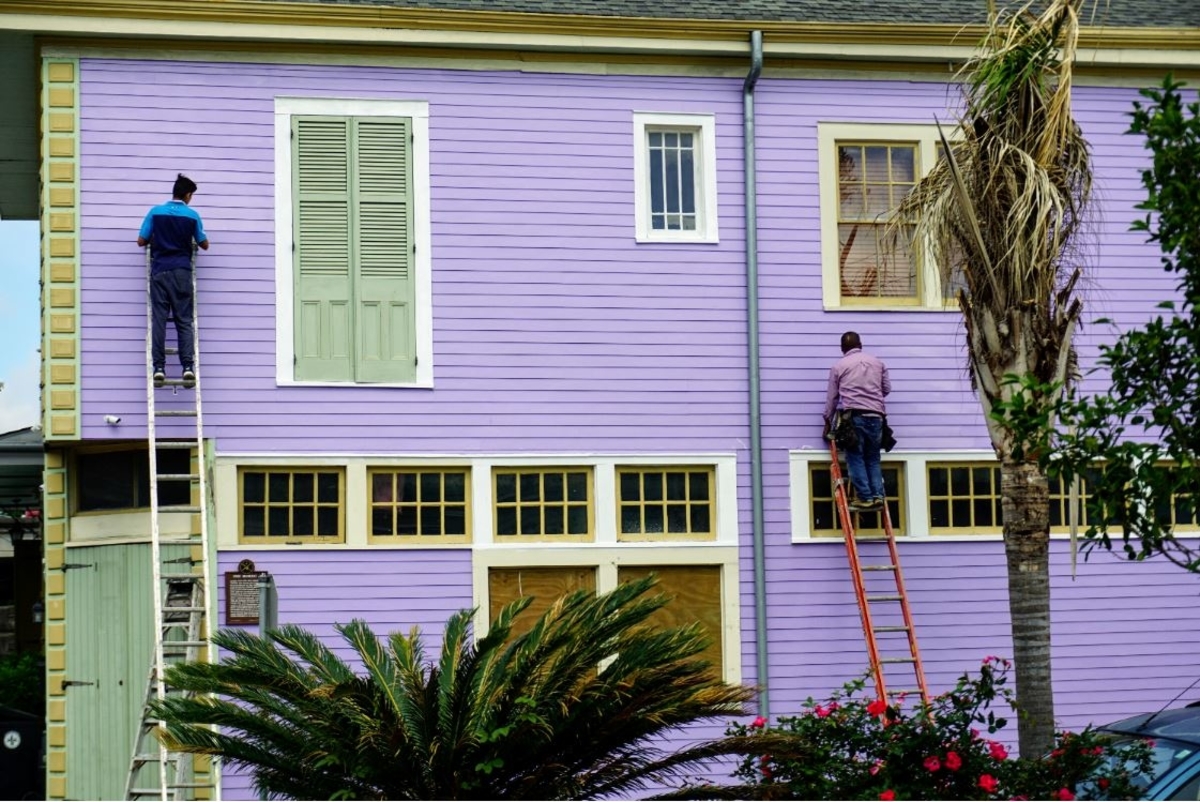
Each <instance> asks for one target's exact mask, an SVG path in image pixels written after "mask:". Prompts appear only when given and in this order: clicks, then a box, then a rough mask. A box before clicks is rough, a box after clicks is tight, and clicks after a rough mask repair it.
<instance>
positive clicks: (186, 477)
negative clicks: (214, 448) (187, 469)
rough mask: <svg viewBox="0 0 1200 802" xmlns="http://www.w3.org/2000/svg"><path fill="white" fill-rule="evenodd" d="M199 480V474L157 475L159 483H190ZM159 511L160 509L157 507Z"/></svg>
mask: <svg viewBox="0 0 1200 802" xmlns="http://www.w3.org/2000/svg"><path fill="white" fill-rule="evenodd" d="M199 478H200V476H199V474H195V473H160V474H159V475H158V481H160V482H191V481H193V480H196V479H199ZM159 509H162V508H161V507H159Z"/></svg>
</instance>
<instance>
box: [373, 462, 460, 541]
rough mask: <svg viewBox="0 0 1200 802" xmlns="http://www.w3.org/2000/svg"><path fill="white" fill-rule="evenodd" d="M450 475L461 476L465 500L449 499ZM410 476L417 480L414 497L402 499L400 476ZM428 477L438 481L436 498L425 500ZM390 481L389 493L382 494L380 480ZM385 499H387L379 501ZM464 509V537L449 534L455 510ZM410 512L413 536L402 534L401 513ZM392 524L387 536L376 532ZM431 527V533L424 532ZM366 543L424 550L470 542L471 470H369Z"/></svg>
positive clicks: (406, 468)
mask: <svg viewBox="0 0 1200 802" xmlns="http://www.w3.org/2000/svg"><path fill="white" fill-rule="evenodd" d="M451 474H461V475H462V479H463V481H462V498H461V499H458V498H454V499H448V498H447V481H446V480H447V477H448V476H449V475H451ZM405 475H411V476H413V477H415V478H414V481H413V485H414V489H415V494H414V497H413V498H412V499H411V500H410V499H402V498H400V496H401V492H402V491H401V484H400V483H401V476H405ZM428 477H436V478H437V494H436V495H437V498H436V499H426V497H425V496H426V491H427V488H428V485H427V480H428ZM383 479H389V480H390V482H388V484H387V488H388V490H387V493H386V494H384V493H381V491H382V489H383V485H382V484H381V483H380V480H383ZM381 495H386V496H387V497H386V498H379V496H381ZM459 508H461V511H462V529H463V531H462V532H461V533H455V534H446V530H447V528H448V526H447V523H448V522H449V521H451V520H452V518H449V517H448V516H450V515H451V514H452V513H453V511H454V510H457V509H459ZM405 512H410V513H411V515H412V517H413V523H414V525H415V530H416V531H414V532H411V533H401V532H400V530H401V529H402V528H407V527H405V526H403V524H402V521H401V516H402V513H405ZM385 521H389V525H388V526H387V527H386V528H389V529H390V530H391V531H390V532H389V533H387V534H384V533H381V532H377V531H376V530H377V529H378V528H379V527H380V526H381V525H382V524H383V523H384V522H385ZM427 525H428V528H429V529H430V530H432V529H437V531H436V532H434V531H421V530H422V529H424V528H425V527H426V526H427ZM367 542H369V543H376V544H387V545H392V546H397V545H404V546H414V545H416V546H425V545H438V544H442V543H470V542H471V469H470V467H468V466H457V465H456V466H437V467H421V468H417V467H411V466H396V467H391V466H389V467H372V468H368V469H367Z"/></svg>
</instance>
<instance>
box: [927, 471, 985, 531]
mask: <svg viewBox="0 0 1200 802" xmlns="http://www.w3.org/2000/svg"><path fill="white" fill-rule="evenodd" d="M926 469H927V480H928V482H929V531H930V533H931V534H957V535H965V534H991V533H997V532H1000V531H1001V517H1000V466H998V465H996V464H994V463H986V462H976V463H971V462H967V463H930V464H929V465H928V466H927V468H926Z"/></svg>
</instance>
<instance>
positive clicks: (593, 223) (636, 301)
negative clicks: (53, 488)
mask: <svg viewBox="0 0 1200 802" xmlns="http://www.w3.org/2000/svg"><path fill="white" fill-rule="evenodd" d="M151 72H152V73H153V74H154V75H155V81H154V82H153V83H151V84H149V85H147V84H146V82H145V81H144V76H145V75H146V74H147V73H151ZM81 87H82V88H81V99H82V100H81V161H82V173H83V183H82V187H83V191H82V226H83V240H84V259H83V261H84V270H83V277H82V286H83V293H82V305H83V341H84V342H83V356H82V362H83V388H84V389H83V397H82V403H83V420H84V437H85V438H92V437H111V436H113V431H112V429H111V427H107V426H105V425H104V424H103V423H101V422H100V421H101V419H102V418H103V415H105V414H119V415H121V416H122V418H123V421H124V422H123V423H122V427H121V429H122V431H121V432H120V434H122V435H124V436H129V437H136V436H138V434H139V433H140V432H141V431H142V430H143V428H144V426H145V415H144V411H143V410H144V406H145V402H144V400H143V399H144V393H145V390H144V380H143V379H142V374H143V372H144V365H143V362H144V356H143V353H142V342H143V336H144V335H143V331H144V326H145V323H144V314H145V313H144V307H143V304H142V299H141V291H142V289H141V288H142V286H143V283H144V281H143V278H142V273H141V271H142V266H141V260H140V258H139V252H138V250H137V249H136V248H135V247H133V243H132V236H133V233H134V231H135V230H136V228H137V225H138V223H139V222H140V219H141V215H142V214H144V212H145V209H146V208H147V207H148V206H149V205H150V204H152V203H154V202H157V201H159V200H160V199H161V197H162V195H163V194H164V192H165V190H166V189H167V188H168V187H169V185H170V179H171V178H173V176H174V172H175V171H177V170H183V171H185V172H188V173H189V174H190V175H192V177H193V178H195V179H196V181H197V182H198V183H199V184H200V192H199V193H198V194H197V196H196V202H195V205H196V208H197V209H198V210H199V211H200V212H201V214H202V215H203V216H204V220H205V227H206V229H207V230H208V232H209V235H210V238H211V240H212V243H213V246H212V249H211V250H210V251H208V252H205V253H202V254H201V255H200V258H199V271H200V273H199V276H200V289H199V304H200V324H201V345H202V362H203V370H204V377H205V384H204V389H205V398H204V401H205V426H206V434H208V435H210V436H212V437H214V438H215V439H216V440H217V443H218V447H219V449H221V450H223V451H239V452H247V451H251V452H271V451H292V452H294V451H335V452H345V451H372V452H385V453H386V452H396V451H403V452H405V453H414V452H433V453H437V452H447V451H451V452H462V451H480V450H497V449H507V450H518V451H551V450H563V449H570V450H585V451H595V450H637V451H643V450H649V451H663V450H670V451H686V450H706V451H711V450H714V449H720V450H725V451H730V450H734V449H740V448H741V444H742V443H744V442H745V435H746V419H747V416H746V397H747V396H746V393H747V390H746V376H747V369H746V364H745V343H746V324H745V289H744V279H743V276H744V268H743V258H742V238H741V218H742V216H741V213H740V192H741V190H740V187H741V166H740V160H739V156H738V154H739V153H740V152H741V122H740V121H741V104H740V97H741V94H740V82H739V81H736V80H724V79H699V80H697V79H674V78H656V79H650V80H647V79H643V78H611V77H596V76H571V75H542V76H533V75H529V74H519V73H502V72H497V73H488V72H451V71H441V70H411V69H404V70H398V69H382V68H344V67H343V68H339V67H313V66H289V65H262V64H203V63H194V62H144V61H132V60H131V61H123V60H86V61H85V62H84V63H83V65H82V67H81ZM277 96H317V97H321V96H334V97H375V98H403V99H413V98H417V99H424V100H428V101H429V104H430V138H431V142H430V172H431V179H430V180H431V184H432V198H431V218H432V226H433V242H432V243H431V246H432V258H433V297H434V308H435V319H434V359H435V373H434V377H435V384H436V387H435V389H434V390H432V391H430V390H420V389H412V390H407V389H392V388H371V387H350V388H347V387H340V388H310V387H286V388H279V387H276V386H275V321H274V306H275V281H274V270H275V258H274V195H273V192H274V161H273V160H274V148H275V145H274V119H273V111H274V106H273V103H274V98H275V97H277ZM196 109H206V110H208V111H206V112H205V113H204V114H203V115H200V116H199V117H198V115H197V112H196ZM654 109H661V110H663V111H673V112H679V111H700V112H711V113H714V114H715V115H716V120H717V142H718V149H719V150H718V157H719V160H720V163H721V165H722V166H721V168H720V170H719V171H718V172H719V176H718V177H719V184H718V188H719V190H720V206H721V211H722V225H721V234H722V241H721V243H720V244H717V245H684V244H665V245H662V244H660V245H649V246H646V245H643V246H639V245H637V244H636V243H635V242H634V239H633V233H634V225H633V224H634V216H633V164H632V154H633V112H634V111H635V110H636V111H646V110H654ZM93 418H95V423H93ZM564 438H567V439H568V440H569V443H568V442H567V441H565V440H564Z"/></svg>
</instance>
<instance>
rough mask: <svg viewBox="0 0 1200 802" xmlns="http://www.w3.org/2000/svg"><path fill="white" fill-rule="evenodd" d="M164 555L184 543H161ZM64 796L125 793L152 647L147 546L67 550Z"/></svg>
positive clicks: (175, 553) (176, 552) (179, 551)
mask: <svg viewBox="0 0 1200 802" xmlns="http://www.w3.org/2000/svg"><path fill="white" fill-rule="evenodd" d="M163 551H164V556H165V557H167V558H173V557H186V556H187V555H188V554H189V551H190V550H189V548H188V547H187V546H164V549H163ZM67 562H68V563H69V564H71V565H77V566H85V567H78V568H71V569H70V570H68V571H67V581H66V585H67V586H66V608H67V609H66V615H67V618H66V625H67V626H66V638H67V649H66V652H67V671H66V675H67V680H69V681H72V682H90V683H93V684H91V685H72V686H70V687H68V688H67V690H66V696H67V713H66V723H67V796H68V798H70V799H124V797H125V779H126V775H127V774H128V773H129V759H130V756H131V754H132V750H133V744H134V739H135V738H136V737H137V726H138V723H139V721H140V719H141V714H142V701H143V699H144V697H145V693H146V680H147V678H148V676H149V673H150V661H151V659H152V654H153V651H154V613H153V609H152V608H153V600H152V598H151V592H150V587H151V576H152V575H151V571H150V546H149V545H148V544H126V545H111V546H88V547H79V548H71V549H68V550H67Z"/></svg>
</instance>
